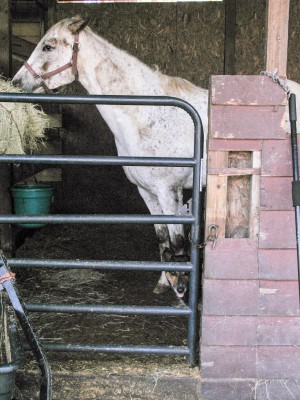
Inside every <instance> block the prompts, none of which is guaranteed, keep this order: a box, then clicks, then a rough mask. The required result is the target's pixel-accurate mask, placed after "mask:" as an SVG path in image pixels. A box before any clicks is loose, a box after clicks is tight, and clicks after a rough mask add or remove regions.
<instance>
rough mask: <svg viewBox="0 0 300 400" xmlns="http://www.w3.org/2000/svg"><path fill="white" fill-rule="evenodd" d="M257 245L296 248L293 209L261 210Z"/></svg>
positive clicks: (261, 246) (273, 247)
mask: <svg viewBox="0 0 300 400" xmlns="http://www.w3.org/2000/svg"><path fill="white" fill-rule="evenodd" d="M259 247H260V248H269V249H270V248H272V249H290V248H296V232H295V213H294V211H261V212H260V232H259Z"/></svg>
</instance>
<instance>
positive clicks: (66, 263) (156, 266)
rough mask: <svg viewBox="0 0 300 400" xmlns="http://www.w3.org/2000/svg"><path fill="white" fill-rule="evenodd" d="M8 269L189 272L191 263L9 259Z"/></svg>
mask: <svg viewBox="0 0 300 400" xmlns="http://www.w3.org/2000/svg"><path fill="white" fill-rule="evenodd" d="M7 264H8V265H9V267H15V268H16V267H17V268H18V267H33V268H61V269H97V270H98V269H100V270H106V269H109V270H122V269H124V270H128V271H136V270H141V269H142V270H143V271H187V272H189V271H191V270H192V268H193V266H192V264H191V263H181V262H172V263H167V262H156V261H111V260H107V261H105V260H104V261H103V260H99V261H98V260H97V261H95V260H84V261H82V260H51V259H45V258H41V259H35V258H11V259H8V260H7Z"/></svg>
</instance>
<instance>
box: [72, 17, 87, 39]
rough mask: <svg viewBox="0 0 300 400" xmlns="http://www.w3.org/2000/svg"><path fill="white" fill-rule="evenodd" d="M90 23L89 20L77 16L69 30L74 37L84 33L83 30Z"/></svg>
mask: <svg viewBox="0 0 300 400" xmlns="http://www.w3.org/2000/svg"><path fill="white" fill-rule="evenodd" d="M88 23H89V18H87V19H82V18H81V17H79V16H77V17H74V18H72V22H71V23H70V24H69V25H68V29H69V31H70V32H71V33H72V35H75V34H76V33H79V32H80V31H82V29H84V28H85V27H86V26H87V24H88Z"/></svg>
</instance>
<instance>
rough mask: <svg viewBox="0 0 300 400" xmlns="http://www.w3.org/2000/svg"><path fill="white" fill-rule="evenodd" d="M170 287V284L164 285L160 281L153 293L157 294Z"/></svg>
mask: <svg viewBox="0 0 300 400" xmlns="http://www.w3.org/2000/svg"><path fill="white" fill-rule="evenodd" d="M169 288H170V286H169V285H162V284H161V283H158V284H157V285H156V286H155V288H154V289H153V293H155V294H161V293H164V292H166V291H167V290H168V289H169Z"/></svg>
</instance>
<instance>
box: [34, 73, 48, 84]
mask: <svg viewBox="0 0 300 400" xmlns="http://www.w3.org/2000/svg"><path fill="white" fill-rule="evenodd" d="M34 79H35V81H36V83H38V85H39V86H42V85H44V84H45V81H44V79H43V77H42V76H41V75H39V74H36V75H34Z"/></svg>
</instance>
